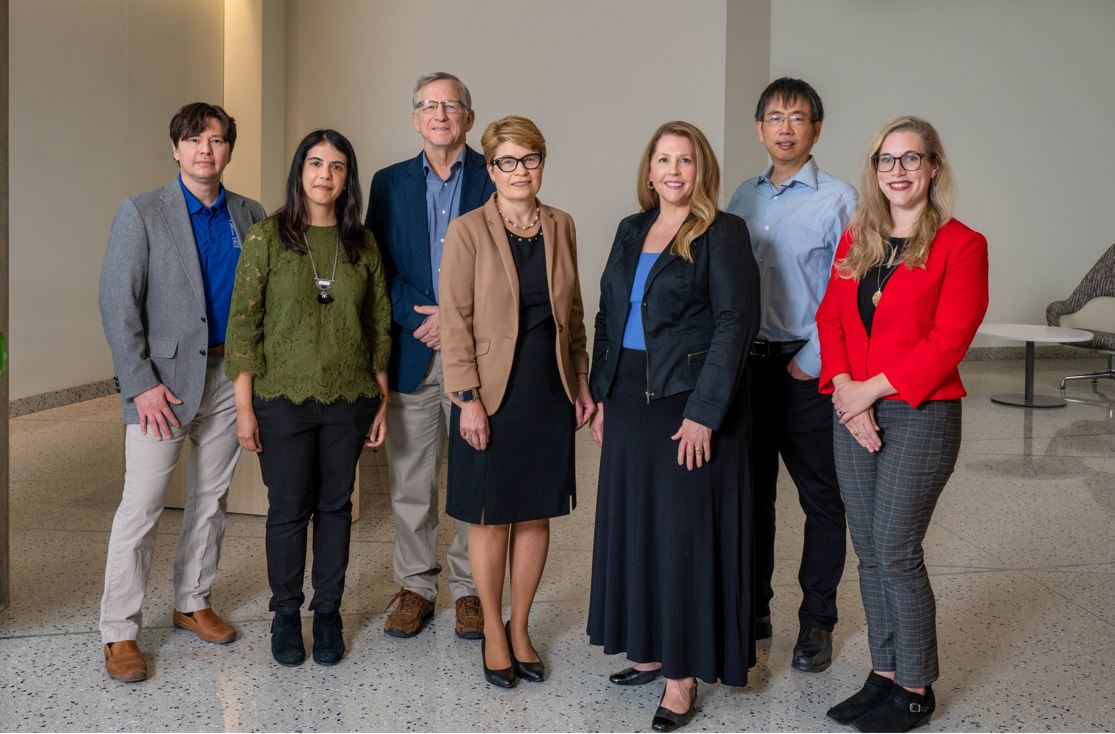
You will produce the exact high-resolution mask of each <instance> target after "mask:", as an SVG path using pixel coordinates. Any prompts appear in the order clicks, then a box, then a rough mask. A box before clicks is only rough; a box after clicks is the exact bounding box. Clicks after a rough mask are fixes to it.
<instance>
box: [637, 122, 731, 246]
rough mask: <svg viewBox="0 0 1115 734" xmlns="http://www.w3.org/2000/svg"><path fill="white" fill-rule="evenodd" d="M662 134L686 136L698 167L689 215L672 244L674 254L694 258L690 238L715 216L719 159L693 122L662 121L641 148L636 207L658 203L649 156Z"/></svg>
mask: <svg viewBox="0 0 1115 734" xmlns="http://www.w3.org/2000/svg"><path fill="white" fill-rule="evenodd" d="M663 135H678V136H680V137H683V138H687V139H688V140H689V142H690V143H692V144H693V163H694V164H695V165H696V167H697V180H696V181H695V182H694V184H693V197H692V198H691V199H690V200H689V216H688V217H686V218H685V221H684V222H682V224H681V227H680V228H678V233H677V235H675V236H674V245H673V252H674V254H675V255H677V256H678V257H680V258H682V259H684V260H688V261H689V262H693V253H692V252H691V251H690V247H691V246H692V244H693V240H695V239H697V238H698V237H700V236H701V235H703V234H704V233H705V232H707V231H708V228H709V227H711V226H712V222H713V220H714V219H716V212H717V206H716V199H717V197H718V196H719V195H720V163H719V162H718V161H717V160H716V153H714V152H713V150H712V146H711V145H709V144H708V138H706V137H705V134H704V133H703V132H701V131H700V130H699V129H698V128H697V127H696V126H695V125H691V124H689V123H688V122H681V121H680V120H675V121H674V122H667V123H666V124H664V125H662V127H660V128H658V129H657V130H655V132H654V135H653V136H652V137H651V139H650V142H649V143H647V148H646V150H645V151H644V152H643V161H642V163H640V164H639V175H638V177H637V179H636V183H635V190H636V194H637V196H638V198H639V207H640V208H641V209H642V210H643V211H647V210H649V209H654V208H656V207H658V205H659V199H658V192H657V191H655V190H654V189H653V188H651V187H650V185H649V184H650V159H651V158H652V157H654V149H655V147H656V146H657V145H658V141H659V140H660V139H661V138H662V136H663Z"/></svg>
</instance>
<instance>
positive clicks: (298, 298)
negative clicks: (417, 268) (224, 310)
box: [225, 130, 391, 665]
mask: <svg viewBox="0 0 1115 734" xmlns="http://www.w3.org/2000/svg"><path fill="white" fill-rule="evenodd" d="M359 181H360V176H359V174H358V173H357V169H356V156H355V154H354V153H353V150H352V145H351V144H350V143H349V141H348V140H347V139H345V137H344V136H343V135H341V134H340V133H338V132H336V131H335V130H317V131H314V132H312V133H310V134H309V135H307V136H306V137H305V138H304V139H303V140H302V142H301V143H300V144H299V146H298V149H297V150H296V151H295V154H294V160H293V161H292V163H291V168H290V176H289V178H288V180H287V192H286V203H285V205H284V206H283V208H282V209H280V210H279V211H278V212H276V213H275V214H274V215H273V216H271V217H270V218H269V219H267V220H265V221H263V222H260V223H259V224H256V225H255V226H253V227H252V228H251V230H250V231H249V233H248V238H247V240H246V241H245V242H244V247H243V251H242V253H241V255H240V264H239V266H238V269H237V272H236V284H235V286H234V288H233V293H232V308H231V312H230V314H229V326H228V335H227V337H226V342H225V369H226V371H227V373H228V376H229V378H231V379H232V380H234V383H235V388H236V433H237V438H238V439H239V440H240V445H241V446H242V447H243V448H244V450H246V451H251V452H254V453H258V454H259V462H260V468H261V469H262V470H263V481H264V484H266V485H267V499H268V510H267V541H266V545H267V577H268V581H269V582H270V585H271V605H270V608H271V609H272V611H274V612H275V618H274V621H273V622H272V624H271V652H272V655H274V657H275V659H276V660H277V661H278V662H280V663H282V664H284V665H298V664H299V663H301V662H302V661H303V660H304V659H305V657H306V651H305V648H304V647H303V644H302V622H301V616H300V612H299V610H300V609H301V606H302V602H303V601H304V600H305V595H304V594H303V591H302V577H303V574H304V572H305V568H306V535H307V533H306V530H307V526H308V524H309V522H310V519H311V518H312V519H313V523H314V561H313V573H312V580H313V587H314V596H313V599H312V600H311V602H310V609H311V610H312V611H313V612H314V646H313V656H314V660H316V661H317V662H319V663H322V664H324V665H332V664H334V663H336V662H338V661H340V659H341V657H342V656H343V655H344V650H345V648H344V642H343V640H342V638H341V617H340V613H339V610H340V606H341V595H342V593H343V592H344V583H345V569H346V567H347V565H348V555H349V536H350V533H351V527H352V489H353V482H354V480H355V477H356V464H357V461H359V459H360V452H361V450H362V448H363V447H364V446H372V447H375V446H379V445H381V444H382V443H383V441H384V439H385V438H386V436H387V410H386V408H387V359H388V355H389V352H390V348H391V346H390V345H391V341H390V334H389V329H390V325H391V317H390V306H389V304H388V300H387V290H386V287H385V285H384V276H383V264H382V261H381V259H380V255H379V250H378V249H377V248H376V243H375V240H374V239H373V237H372V234H371V232H368V231H367V230H365V229H364V227H363V226H362V225H361V222H360V205H361V202H362V201H363V199H362V196H361V193H360V183H359Z"/></svg>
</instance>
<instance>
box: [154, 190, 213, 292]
mask: <svg viewBox="0 0 1115 734" xmlns="http://www.w3.org/2000/svg"><path fill="white" fill-rule="evenodd" d="M181 186H182V185H181V184H180V183H179V182H178V179H177V178H176V179H174V180H173V181H171V182H170V183H169V184H167V185H166V186H165V187H164V188H163V193H162V194H161V195H160V196H159V198H160V199H161V200H162V206H161V207H160V213H161V214H162V217H163V224H164V225H166V229H167V236H168V237H169V238H170V241H171V242H173V243H174V250H175V251H176V252H177V253H178V258H179V260H180V261H181V262H182V270H184V271H185V273H186V280H187V282H189V284H190V287H191V288H193V291H194V296H196V297H197V300H198V303H200V304H201V306H202V308H204V307H205V286H204V285H203V284H202V280H201V264H200V263H199V262H198V259H197V243H196V242H194V228H193V226H192V225H191V224H190V213H189V212H188V211H186V197H185V196H183V195H182V188H181Z"/></svg>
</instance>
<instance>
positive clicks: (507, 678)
mask: <svg viewBox="0 0 1115 734" xmlns="http://www.w3.org/2000/svg"><path fill="white" fill-rule="evenodd" d="M487 644H488V640H487V639H481V640H480V662H481V663H483V664H484V679H485V680H486V681H488V682H489V683H491V684H492V685H493V686H499V687H500V688H514V687H515V686H517V685H519V676H518V675H516V674H515V666H514V664H512V665H511V667H510V668H500V669H499V670H492V669H491V668H489V667H488V658H487V656H486V655H484V650H485V648H486V647H487ZM511 659H512V660H514V659H515V656H514V655H512V656H511Z"/></svg>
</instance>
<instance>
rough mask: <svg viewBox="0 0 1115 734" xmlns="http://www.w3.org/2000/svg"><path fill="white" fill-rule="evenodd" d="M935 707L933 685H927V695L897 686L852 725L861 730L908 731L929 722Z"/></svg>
mask: <svg viewBox="0 0 1115 734" xmlns="http://www.w3.org/2000/svg"><path fill="white" fill-rule="evenodd" d="M935 708H937V700H936V698H935V697H934V696H933V686H926V688H925V695H920V694H917V693H914V692H913V691H907V690H906V689H905V688H903V687H902V686H895V687H894V688H892V689H891V690H890V696H888V697H887V700H885V701H883V702H882V703H881V704H879V705H878V706H876V707H875V708H873V709H871V710H870V711H868V712H867V713H866V714H864V715H863V716H861V717H859V718H858V719H856V720H855V721H853V722H852V726H854V727H856V728H857V729H859V730H860V731H871V732H875V731H883V732H906V731H910V730H911V729H916V728H917V727H919V726H922V725H923V724H928V723H929V717H930V716H932V715H933V709H935Z"/></svg>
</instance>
